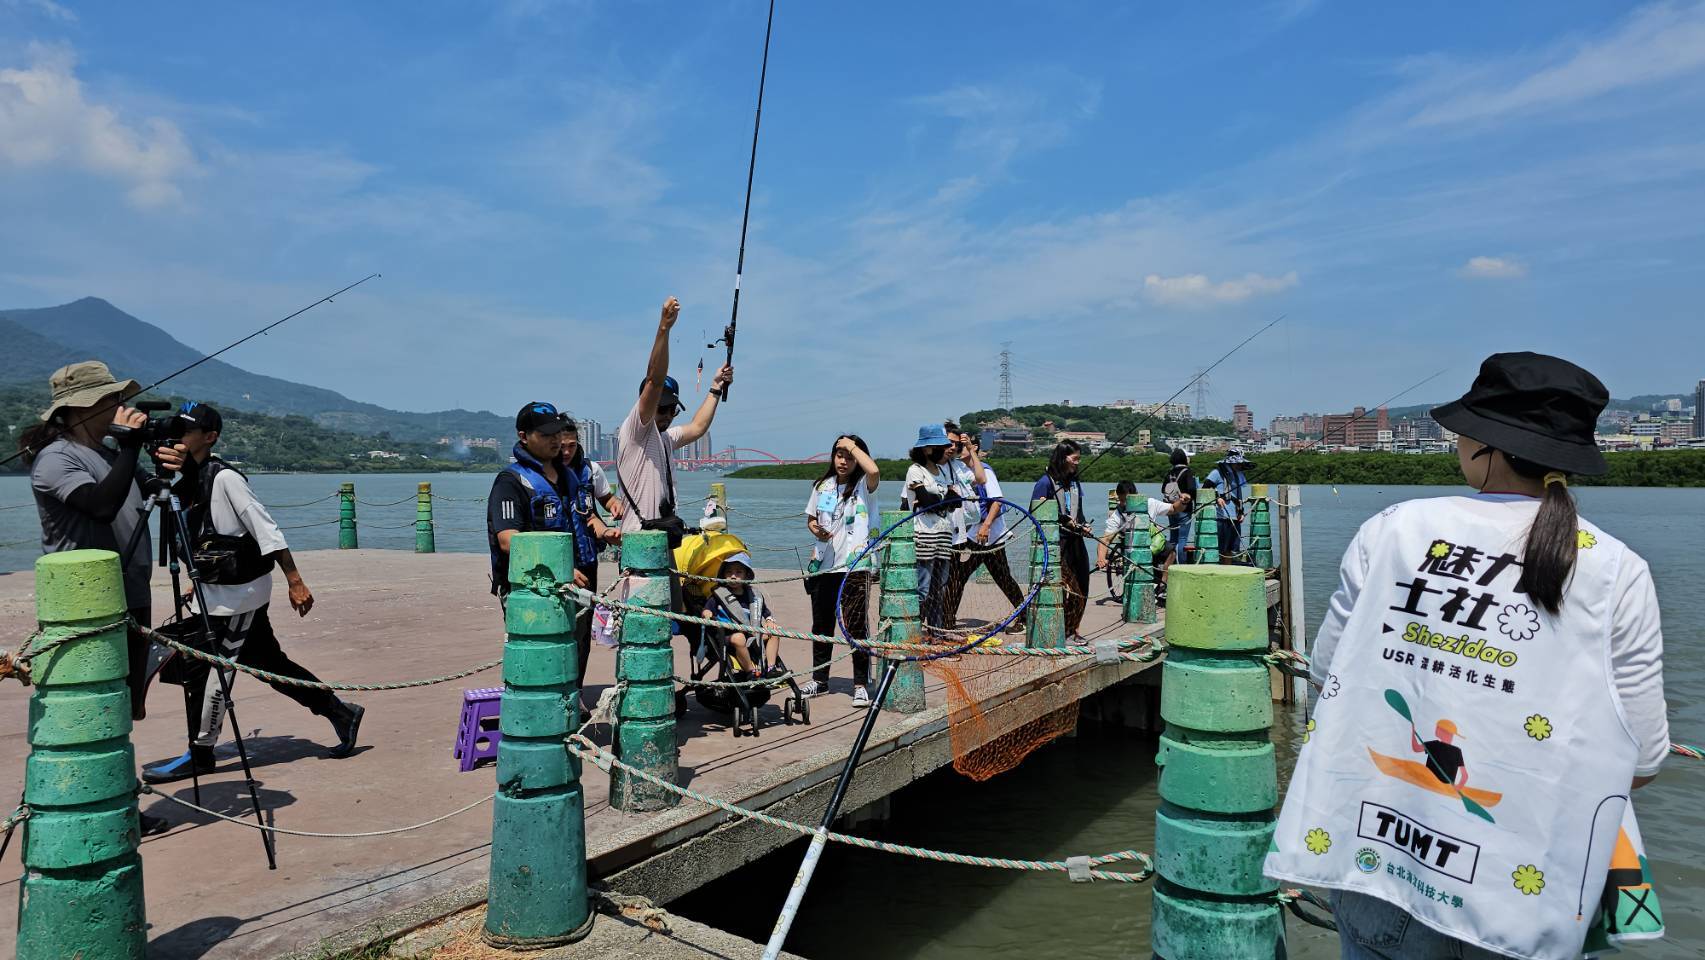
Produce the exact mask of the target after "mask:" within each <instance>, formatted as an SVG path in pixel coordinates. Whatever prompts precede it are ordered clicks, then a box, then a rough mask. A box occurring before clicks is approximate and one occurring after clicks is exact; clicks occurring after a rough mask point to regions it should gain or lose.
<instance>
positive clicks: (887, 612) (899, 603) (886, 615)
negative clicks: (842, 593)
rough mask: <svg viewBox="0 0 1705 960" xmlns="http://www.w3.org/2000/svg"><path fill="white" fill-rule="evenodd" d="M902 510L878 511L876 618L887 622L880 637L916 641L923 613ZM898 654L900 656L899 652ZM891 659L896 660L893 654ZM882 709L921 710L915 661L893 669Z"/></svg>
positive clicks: (921, 678)
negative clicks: (881, 535) (884, 535)
mask: <svg viewBox="0 0 1705 960" xmlns="http://www.w3.org/2000/svg"><path fill="white" fill-rule="evenodd" d="M906 517H907V513H906V511H904V510H884V511H882V529H883V530H887V529H889V528H890V527H892V528H893V530H894V532H893V533H891V534H889V535H888V539H887V541H886V542H885V543H884V544H883V546H882V548H881V552H882V557H881V562H880V564H879V566H878V568H877V573H876V575H877V576H878V577H880V578H881V581H882V591H881V596H882V602H881V605H880V606H879V607H878V609H877V611H876V613H877V620H878V621H882V620H886V621H888V627H887V629H886V630H884V631H883V633H882V636H881V638H880V639H882V640H884V641H887V642H888V643H917V642H919V641H920V640H921V639H923V629H922V624H923V613H922V610H921V609H920V608H919V602H918V553H917V550H918V548H917V542H916V538H915V537H914V536H913V530H912V525H911V524H910V523H901V521H902V520H905V519H906ZM900 656H904V655H903V654H902V655H900ZM894 659H899V656H896V657H895V658H894ZM882 709H884V710H889V711H892V712H894V713H919V712H922V710H923V709H924V669H923V666H922V665H921V664H919V663H917V662H916V661H910V662H907V663H902V664H900V666H899V667H898V668H896V669H895V671H894V682H893V683H891V684H889V685H888V696H887V697H886V698H884V699H883V701H882Z"/></svg>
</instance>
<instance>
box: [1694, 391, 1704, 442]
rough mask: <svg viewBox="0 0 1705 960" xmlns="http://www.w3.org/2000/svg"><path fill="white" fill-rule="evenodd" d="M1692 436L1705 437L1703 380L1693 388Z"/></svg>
mask: <svg viewBox="0 0 1705 960" xmlns="http://www.w3.org/2000/svg"><path fill="white" fill-rule="evenodd" d="M1693 435H1694V436H1695V437H1705V380H1701V381H1699V384H1698V386H1695V387H1694V388H1693Z"/></svg>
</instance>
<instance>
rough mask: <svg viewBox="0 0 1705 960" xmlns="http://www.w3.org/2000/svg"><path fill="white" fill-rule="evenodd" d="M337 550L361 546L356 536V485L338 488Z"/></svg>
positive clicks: (345, 485)
mask: <svg viewBox="0 0 1705 960" xmlns="http://www.w3.org/2000/svg"><path fill="white" fill-rule="evenodd" d="M337 504H338V505H337V548H338V549H339V550H354V549H356V548H358V547H360V546H361V543H360V541H359V540H358V539H357V538H356V536H355V484H354V483H346V484H343V485H341V486H339V487H338V488H337Z"/></svg>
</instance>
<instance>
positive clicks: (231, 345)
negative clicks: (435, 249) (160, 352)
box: [0, 273, 379, 467]
mask: <svg viewBox="0 0 1705 960" xmlns="http://www.w3.org/2000/svg"><path fill="white" fill-rule="evenodd" d="M377 276H379V274H377V273H370V274H368V275H367V276H365V277H362V278H361V279H360V280H357V281H355V282H354V283H352V284H350V285H349V286H347V287H344V288H343V289H342V290H337V291H334V292H332V293H328V294H326V295H325V296H323V297H321V298H320V299H318V300H315V301H314V302H313V303H310V304H308V305H307V306H305V307H303V308H302V309H300V310H298V311H296V312H295V313H292V314H290V315H289V316H287V317H283V318H281V319H278V320H274V321H273V322H271V323H269V324H267V325H266V326H264V327H261V328H260V329H259V330H256V331H255V332H254V333H251V334H249V335H248V336H246V337H244V338H242V339H241V340H234V341H232V342H231V343H228V344H226V345H225V346H223V347H221V348H219V349H218V350H215V351H213V352H212V353H210V354H208V355H207V356H205V357H202V358H201V359H200V360H197V361H195V362H194V363H191V364H189V365H188V366H185V367H181V368H179V369H177V370H174V371H172V372H171V373H168V374H166V375H165V376H163V377H161V378H160V379H158V380H156V381H154V382H153V383H150V384H149V385H148V386H146V387H143V388H142V389H141V390H138V391H136V392H135V393H134V394H132V395H131V397H130V399H134V398H136V397H140V396H142V395H143V394H145V393H147V392H148V391H150V390H153V389H155V388H156V387H159V386H160V385H161V384H164V383H165V382H166V381H168V380H170V379H172V378H173V377H177V376H179V375H181V374H185V373H188V372H190V371H191V370H194V369H195V368H196V367H199V366H201V365H202V364H204V363H206V362H207V361H209V360H212V359H213V358H215V357H217V356H219V355H220V354H222V353H225V352H226V351H229V350H233V349H235V348H237V347H240V346H242V345H243V344H245V343H248V342H249V341H250V340H253V339H254V338H256V337H258V336H262V335H263V334H266V333H268V332H270V331H271V330H272V328H274V327H276V326H278V325H279V324H282V323H284V322H285V321H288V320H294V319H296V318H297V317H299V316H301V315H302V314H304V313H307V312H308V311H309V310H312V309H314V308H315V307H317V306H319V305H320V304H322V303H330V302H332V298H333V297H336V296H339V295H341V294H345V293H348V292H349V291H351V290H354V289H355V288H356V287H359V286H361V285H362V284H364V283H366V282H367V281H369V280H371V279H373V278H374V277H377ZM49 402H50V403H51V402H52V401H51V400H50V401H49ZM107 415H108V416H110V415H111V411H108V412H107ZM94 416H95V415H94V414H89V415H87V416H85V417H84V418H83V419H82V420H79V421H77V422H76V423H73V424H69V425H68V426H67V429H71V428H74V427H80V426H82V425H83V424H84V423H86V422H88V421H89V420H92V419H94ZM23 455H24V451H22V450H19V451H17V452H15V453H13V454H12V455H11V456H9V457H7V458H6V459H4V460H0V467H3V466H5V465H6V464H8V463H11V462H12V461H13V460H16V459H18V458H19V457H21V456H23Z"/></svg>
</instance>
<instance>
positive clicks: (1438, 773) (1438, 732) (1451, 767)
mask: <svg viewBox="0 0 1705 960" xmlns="http://www.w3.org/2000/svg"><path fill="white" fill-rule="evenodd" d="M1458 736H1460V734H1458V733H1457V732H1456V722H1455V721H1453V720H1440V721H1439V722H1438V723H1437V724H1435V725H1434V726H1433V737H1434V739H1432V740H1425V741H1423V740H1422V739H1421V735H1420V734H1419V733H1417V732H1415V730H1414V729H1411V730H1410V731H1409V741H1410V749H1412V750H1414V751H1415V752H1416V753H1424V754H1426V755H1427V769H1428V770H1431V771H1432V773H1433V776H1435V777H1438V778H1439V782H1440V783H1444V784H1449V785H1450V786H1453V787H1466V786H1468V765H1467V764H1466V763H1464V762H1463V760H1462V748H1461V747H1459V746H1457V745H1456V744H1454V743H1452V742H1451V741H1452V740H1454V739H1456V738H1457V737H1458Z"/></svg>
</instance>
